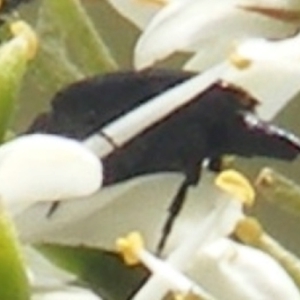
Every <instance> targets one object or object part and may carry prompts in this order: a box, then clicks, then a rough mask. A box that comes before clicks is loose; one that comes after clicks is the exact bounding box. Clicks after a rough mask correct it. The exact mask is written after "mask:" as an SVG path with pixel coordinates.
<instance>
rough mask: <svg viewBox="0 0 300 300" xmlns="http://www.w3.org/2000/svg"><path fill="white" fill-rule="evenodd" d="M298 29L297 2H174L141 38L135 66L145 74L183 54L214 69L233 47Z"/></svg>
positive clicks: (158, 14)
mask: <svg viewBox="0 0 300 300" xmlns="http://www.w3.org/2000/svg"><path fill="white" fill-rule="evenodd" d="M203 12H206V13H203ZM178 24H180V26H179V25H178ZM299 24H300V18H299V3H297V1H295V2H291V1H268V0H262V1H260V3H258V2H257V1H256V0H249V1H240V0H232V1H231V0H230V1H225V2H220V1H217V0H211V1H193V0H186V1H171V2H170V4H168V5H166V6H165V7H164V8H163V9H161V11H159V12H158V13H157V14H156V15H155V16H154V17H153V19H152V20H151V21H150V23H149V25H148V26H147V28H146V30H145V31H144V33H143V34H142V36H141V37H140V39H139V41H138V43H137V46H136V49H135V54H134V56H135V61H134V63H135V66H136V68H137V69H143V68H145V67H149V66H151V65H152V64H154V63H155V62H157V61H160V60H162V59H165V58H166V57H168V56H170V55H172V54H174V53H176V52H180V51H181V52H193V53H197V56H198V58H197V62H199V63H200V62H201V63H200V66H204V67H205V64H203V63H204V62H205V61H206V60H207V59H208V60H209V61H211V62H213V63H218V62H220V61H222V60H223V59H225V58H226V56H227V54H228V52H229V51H230V47H231V43H232V41H238V42H240V41H242V40H245V38H255V37H263V38H267V39H272V40H275V39H282V38H286V37H289V36H292V35H294V34H295V32H297V31H298V29H299ZM207 45H209V47H210V48H211V50H210V49H209V48H207ZM203 47H204V49H205V51H203ZM214 48H216V49H222V50H223V52H222V53H221V52H220V51H218V50H217V51H215V49H214ZM212 56H215V60H213V59H212ZM201 57H202V59H201ZM194 63H195V61H194V62H193V63H192V65H194ZM192 65H189V67H192ZM208 65H209V64H208Z"/></svg>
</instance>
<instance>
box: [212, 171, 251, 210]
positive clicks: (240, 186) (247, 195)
mask: <svg viewBox="0 0 300 300" xmlns="http://www.w3.org/2000/svg"><path fill="white" fill-rule="evenodd" d="M215 184H216V185H217V187H219V188H220V189H221V190H223V191H226V192H227V193H230V194H232V195H233V197H234V198H236V199H238V200H240V201H241V202H242V203H244V204H245V205H248V206H251V205H253V203H254V199H255V192H254V189H253V188H252V185H251V184H250V182H249V180H248V179H247V178H246V177H245V176H243V175H242V174H241V173H239V172H237V171H235V170H226V171H223V172H221V173H220V174H219V175H218V176H217V178H216V179H215Z"/></svg>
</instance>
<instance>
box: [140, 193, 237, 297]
mask: <svg viewBox="0 0 300 300" xmlns="http://www.w3.org/2000/svg"><path fill="white" fill-rule="evenodd" d="M241 217H242V205H241V203H239V202H237V201H231V200H230V199H228V195H226V196H224V195H221V196H220V195H219V196H218V197H216V198H215V201H214V209H212V210H211V211H210V212H209V213H207V216H205V217H204V218H201V219H200V218H198V222H197V221H195V223H194V225H193V229H192V230H190V231H189V232H186V233H185V234H184V235H181V243H179V244H178V246H177V249H175V250H174V251H173V252H171V253H170V255H169V256H168V259H167V261H168V262H169V263H170V264H171V265H172V266H174V267H175V268H176V269H177V270H180V271H186V270H187V269H188V268H189V266H190V264H191V263H192V262H193V258H194V257H195V255H196V252H197V250H198V249H199V248H201V247H203V246H205V245H207V244H209V243H211V242H212V241H215V240H216V239H219V238H220V237H224V236H227V235H228V234H230V233H231V232H232V231H233V229H234V228H235V226H236V223H237V221H238V220H240V218H241ZM190 228H192V227H190ZM199 283H200V286H202V284H201V282H199ZM168 289H169V286H168V284H166V283H165V282H163V281H162V280H161V277H160V276H155V275H153V276H151V278H150V279H149V280H148V281H147V283H146V284H145V285H144V286H143V287H142V288H141V289H140V290H139V292H138V293H137V294H136V295H135V297H134V300H149V299H161V298H162V297H163V295H165V294H166V293H167V291H168ZM204 289H205V287H204Z"/></svg>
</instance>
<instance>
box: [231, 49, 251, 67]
mask: <svg viewBox="0 0 300 300" xmlns="http://www.w3.org/2000/svg"><path fill="white" fill-rule="evenodd" d="M229 61H230V62H231V64H233V65H234V66H235V67H236V68H237V69H240V70H244V69H247V68H249V67H250V65H251V60H250V59H248V58H245V57H242V56H241V55H239V54H238V53H236V52H234V53H232V54H231V55H230V56H229Z"/></svg>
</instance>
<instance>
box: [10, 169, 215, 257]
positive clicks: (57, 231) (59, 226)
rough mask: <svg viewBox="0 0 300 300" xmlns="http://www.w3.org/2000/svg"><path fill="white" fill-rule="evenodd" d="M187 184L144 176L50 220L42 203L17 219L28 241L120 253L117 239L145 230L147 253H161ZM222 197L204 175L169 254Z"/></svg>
mask: <svg viewBox="0 0 300 300" xmlns="http://www.w3.org/2000/svg"><path fill="white" fill-rule="evenodd" d="M182 180H183V176H182V175H179V174H172V173H169V174H168V173H165V174H157V175H148V176H143V177H138V178H135V179H133V180H130V181H128V182H124V183H122V184H119V185H115V186H112V187H108V188H103V189H101V191H100V192H99V193H97V194H96V195H95V196H94V197H90V198H89V199H85V200H84V201H82V200H78V201H77V200H74V201H72V202H70V201H68V202H63V203H61V207H59V209H58V211H57V212H55V214H54V215H53V216H51V218H46V213H47V211H48V209H49V206H47V205H45V204H43V205H42V204H39V205H38V206H36V207H33V208H31V209H29V210H28V211H27V212H24V213H23V214H22V215H20V216H19V217H18V218H16V226H17V229H18V231H19V232H20V235H21V238H22V240H24V241H26V242H38V241H49V242H58V243H63V244H70V245H78V244H86V245H90V246H97V247H101V248H104V249H110V250H111V249H114V247H115V246H114V245H115V240H116V238H118V237H119V236H123V235H125V234H127V233H128V232H130V231H132V230H139V231H140V232H141V234H142V235H143V237H144V238H145V241H146V244H147V248H148V249H150V250H155V248H156V246H157V243H158V240H159V238H160V234H161V229H162V226H163V224H164V222H165V220H166V217H167V210H168V206H169V205H170V203H171V201H172V200H173V197H174V195H175V193H176V191H177V189H178V188H179V185H180V184H181V182H182ZM219 195H220V192H219V191H218V190H217V189H216V188H215V187H214V186H213V183H212V178H211V175H209V174H207V175H206V174H205V172H204V175H203V176H202V180H201V183H200V185H199V187H197V188H193V189H191V190H190V192H189V194H188V199H187V200H186V202H185V205H184V207H183V210H182V212H181V213H180V215H179V217H178V220H176V222H175V225H174V229H173V231H172V234H171V236H170V239H169V241H168V244H167V247H166V252H169V251H172V249H174V248H176V247H178V244H179V243H181V241H182V237H183V236H186V235H188V234H189V233H190V232H191V228H194V226H195V224H197V223H198V222H199V220H201V219H202V218H204V217H205V216H206V215H207V214H208V212H209V211H211V210H212V209H214V207H215V202H214V199H216V198H217V197H219Z"/></svg>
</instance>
